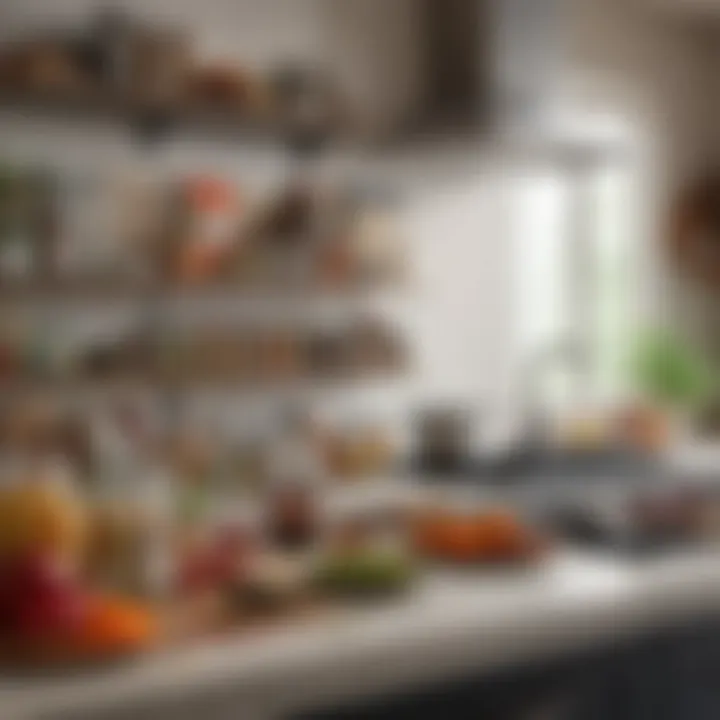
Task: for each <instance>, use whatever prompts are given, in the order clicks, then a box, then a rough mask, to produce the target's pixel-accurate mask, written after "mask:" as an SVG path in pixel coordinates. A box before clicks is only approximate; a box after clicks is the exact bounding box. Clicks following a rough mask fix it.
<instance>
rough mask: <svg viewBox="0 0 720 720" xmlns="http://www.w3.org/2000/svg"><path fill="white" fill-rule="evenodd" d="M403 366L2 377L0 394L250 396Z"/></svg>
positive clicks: (379, 377)
mask: <svg viewBox="0 0 720 720" xmlns="http://www.w3.org/2000/svg"><path fill="white" fill-rule="evenodd" d="M404 372H405V368H404V367H397V368H386V369H380V368H379V369H377V370H369V371H367V372H355V373H353V372H349V373H338V375H337V376H327V377H319V376H299V377H288V378H284V379H282V378H278V379H276V380H271V379H267V378H262V379H258V380H255V381H253V380H250V379H244V378H215V377H201V376H188V377H185V378H171V377H160V376H155V377H153V376H146V377H124V378H123V377H115V378H106V379H90V378H86V379H84V378H77V377H68V378H59V377H57V378H32V377H17V378H13V379H4V380H0V394H3V395H7V394H11V395H12V394H25V393H32V392H41V393H45V392H48V393H64V392H66V393H73V394H79V393H109V394H115V393H120V392H140V391H160V392H162V391H171V392H172V391H179V392H220V391H221V392H231V393H234V392H237V393H240V394H247V395H251V394H254V393H258V394H272V393H288V392H300V391H307V390H337V389H339V388H343V387H348V388H349V387H352V386H356V385H357V384H362V383H373V382H383V381H386V380H391V379H393V378H395V377H397V376H398V375H399V374H400V373H404Z"/></svg>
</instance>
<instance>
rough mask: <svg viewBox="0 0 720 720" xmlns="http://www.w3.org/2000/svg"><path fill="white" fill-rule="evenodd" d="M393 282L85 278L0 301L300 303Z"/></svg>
mask: <svg viewBox="0 0 720 720" xmlns="http://www.w3.org/2000/svg"><path fill="white" fill-rule="evenodd" d="M394 285H395V283H393V282H392V281H390V280H388V281H381V280H378V281H374V282H357V283H352V284H348V285H345V286H337V287H332V286H326V287H323V286H320V285H310V286H308V285H305V286H303V285H292V284H287V283H286V284H284V285H281V284H280V283H279V282H273V283H270V282H268V283H265V284H263V283H247V282H243V281H238V280H223V281H211V282H207V283H198V284H181V283H176V282H170V281H166V280H153V281H143V282H141V281H138V282H132V281H129V280H122V279H117V278H84V279H74V280H62V281H44V280H31V281H23V282H4V283H0V301H29V300H38V301H53V302H54V301H63V300H87V301H96V300H104V299H113V300H143V299H149V298H151V297H154V298H157V299H170V300H172V299H182V298H186V297H187V298H203V297H213V296H223V295H231V296H233V297H238V298H247V299H248V300H252V299H258V300H262V299H274V300H282V299H284V298H287V299H290V300H293V301H296V300H303V299H306V298H307V299H321V298H323V297H329V298H334V299H335V298H339V297H348V298H353V297H360V296H364V295H366V294H368V293H373V292H382V291H386V290H389V289H391V288H392V287H393V286H394Z"/></svg>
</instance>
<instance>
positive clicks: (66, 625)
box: [14, 588, 88, 640]
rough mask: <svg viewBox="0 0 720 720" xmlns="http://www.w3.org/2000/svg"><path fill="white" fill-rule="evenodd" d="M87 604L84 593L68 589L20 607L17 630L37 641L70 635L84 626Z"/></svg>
mask: <svg viewBox="0 0 720 720" xmlns="http://www.w3.org/2000/svg"><path fill="white" fill-rule="evenodd" d="M87 607H88V605H87V599H86V596H85V595H84V593H81V592H80V591H78V590H75V589H69V588H68V589H66V590H63V591H60V592H56V593H54V594H51V595H46V596H44V597H43V598H37V599H36V600H34V601H31V602H28V603H25V604H24V605H22V606H21V607H20V608H18V610H17V616H16V623H15V625H14V630H15V632H16V633H17V634H18V635H19V636H20V637H22V638H28V639H34V640H50V639H57V638H61V637H70V636H72V635H73V634H74V633H76V632H77V631H78V630H79V629H80V628H81V627H82V623H83V620H84V618H85V614H86V612H87Z"/></svg>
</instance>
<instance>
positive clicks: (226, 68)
mask: <svg viewBox="0 0 720 720" xmlns="http://www.w3.org/2000/svg"><path fill="white" fill-rule="evenodd" d="M194 35H195V33H194V32H193V31H192V30H191V29H190V28H182V27H175V26H168V25H160V26H158V25H157V24H153V23H149V22H148V21H147V20H146V19H145V20H144V19H142V18H140V17H135V16H133V15H130V14H128V13H126V12H123V11H121V10H118V9H102V10H100V11H98V12H95V13H94V14H92V15H90V16H89V17H88V22H87V23H86V24H85V25H84V26H78V27H77V28H76V29H75V30H71V31H58V30H57V29H51V28H48V30H47V31H45V32H42V31H40V32H37V31H36V32H35V33H34V34H32V35H29V36H26V37H23V38H18V39H16V40H15V41H14V42H12V43H5V44H4V45H2V46H0V111H10V112H15V113H19V114H20V115H22V116H29V115H30V116H40V117H47V118H71V119H75V120H77V119H87V120H91V121H93V120H100V119H110V120H115V121H119V122H121V123H123V124H125V125H127V126H128V127H129V128H130V129H131V130H132V131H134V132H136V133H138V136H139V137H140V138H141V139H158V138H162V137H164V136H165V135H167V134H168V132H172V131H174V130H186V129H187V130H191V131H194V132H199V133H200V134H202V135H206V136H214V135H217V134H221V135H223V136H229V137H231V138H235V139H241V140H244V141H247V142H249V143H257V142H259V141H261V140H265V139H267V140H268V141H271V142H278V141H281V142H286V141H290V142H293V143H301V144H302V145H304V146H306V147H309V146H315V145H318V144H322V141H323V140H324V138H325V137H326V136H327V135H328V133H330V132H331V131H332V130H333V129H335V128H336V127H337V126H338V125H339V120H340V119H341V117H342V115H343V113H342V112H341V108H342V103H341V100H340V95H339V93H338V92H337V90H336V89H335V88H334V87H333V86H332V84H331V83H330V82H329V81H328V80H327V78H325V77H323V76H321V75H320V74H319V73H318V72H317V71H314V70H311V69H308V68H305V67H299V66H297V65H288V64H279V65H277V66H275V67H271V68H268V69H265V70H263V71H260V70H258V69H257V68H255V67H253V66H251V65H246V64H241V63H238V62H237V61H236V60H225V59H215V60H213V61H207V60H204V59H203V58H201V57H200V55H199V53H198V52H197V50H196V43H195V37H194ZM308 109H311V112H310V113H308Z"/></svg>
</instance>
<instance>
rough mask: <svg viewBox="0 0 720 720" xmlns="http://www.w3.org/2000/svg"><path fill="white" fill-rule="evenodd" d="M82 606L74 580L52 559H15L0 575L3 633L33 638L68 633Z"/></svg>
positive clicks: (28, 557) (34, 556) (35, 557)
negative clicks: (64, 631)
mask: <svg viewBox="0 0 720 720" xmlns="http://www.w3.org/2000/svg"><path fill="white" fill-rule="evenodd" d="M83 603H84V601H83V595H82V593H81V591H80V588H79V585H78V583H77V580H76V578H75V576H74V575H73V573H71V572H70V571H69V570H68V569H67V568H66V567H65V566H63V565H61V564H60V563H58V562H57V561H56V560H55V559H54V558H53V557H52V556H48V555H31V556H26V557H24V558H18V559H16V560H15V561H13V562H9V563H7V564H6V565H5V566H4V567H3V569H2V572H0V621H2V622H3V625H4V626H5V628H6V629H7V630H10V631H13V632H18V633H20V634H23V635H24V634H29V635H33V636H37V635H38V634H43V633H45V632H55V631H59V630H64V629H70V628H71V627H73V626H74V625H75V623H76V622H77V621H78V619H79V618H81V616H82V606H83Z"/></svg>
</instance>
